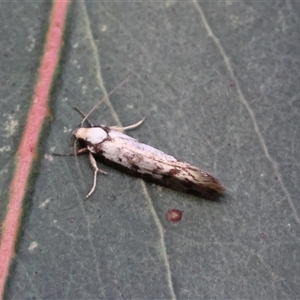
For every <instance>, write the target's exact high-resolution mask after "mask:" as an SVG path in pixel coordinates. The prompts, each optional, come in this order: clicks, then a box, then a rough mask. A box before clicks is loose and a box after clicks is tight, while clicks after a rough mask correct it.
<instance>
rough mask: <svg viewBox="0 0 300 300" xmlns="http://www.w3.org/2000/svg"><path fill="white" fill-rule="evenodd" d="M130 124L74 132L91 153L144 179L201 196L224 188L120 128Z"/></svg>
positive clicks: (204, 174) (200, 171) (202, 173)
mask: <svg viewBox="0 0 300 300" xmlns="http://www.w3.org/2000/svg"><path fill="white" fill-rule="evenodd" d="M129 127H130V126H129ZM129 127H127V128H126V127H125V128H118V127H105V126H97V127H92V128H79V129H77V130H75V131H74V132H73V134H74V135H75V137H76V138H77V139H81V140H83V141H84V142H85V145H86V149H87V150H88V151H89V152H90V153H92V154H94V155H97V156H99V157H101V158H103V159H104V160H105V161H106V162H111V163H112V164H113V165H115V166H120V167H121V168H122V169H123V170H125V171H127V172H128V173H130V174H133V175H136V176H139V177H141V178H143V179H146V180H152V181H154V182H157V183H160V184H162V185H164V186H168V187H171V188H173V189H176V190H180V191H184V192H188V191H194V192H199V193H201V194H202V195H204V196H209V195H211V194H213V195H214V194H219V193H222V192H223V191H224V190H225V189H224V187H223V186H222V185H221V184H220V182H219V181H218V179H216V178H215V177H213V176H211V175H209V174H208V173H206V172H204V171H202V170H201V169H199V168H197V167H194V166H192V165H190V164H188V163H186V162H182V161H180V160H178V159H176V158H175V157H173V156H171V155H168V154H165V153H164V152H162V151H160V150H158V149H155V148H154V147H151V146H149V145H146V144H143V143H139V142H138V141H137V140H136V139H134V138H132V137H130V136H128V135H126V134H124V133H122V132H120V131H122V129H128V128H129ZM114 128H116V129H117V130H114ZM130 128H133V127H130ZM92 164H93V161H92ZM94 168H97V167H94ZM98 171H99V170H98Z"/></svg>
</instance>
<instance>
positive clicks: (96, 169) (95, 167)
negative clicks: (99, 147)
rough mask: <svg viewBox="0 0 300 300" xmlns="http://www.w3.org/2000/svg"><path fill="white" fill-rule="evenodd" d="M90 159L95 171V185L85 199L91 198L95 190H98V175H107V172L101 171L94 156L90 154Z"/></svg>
mask: <svg viewBox="0 0 300 300" xmlns="http://www.w3.org/2000/svg"><path fill="white" fill-rule="evenodd" d="M89 159H90V162H91V165H92V168H93V169H94V183H93V186H92V189H91V190H90V191H89V193H88V194H87V195H86V196H85V198H86V199H87V198H88V197H89V196H91V195H92V194H93V192H94V191H95V188H96V185H97V173H98V172H99V173H102V174H105V175H107V173H106V172H104V171H102V170H100V169H99V168H98V166H97V162H96V160H95V158H94V156H93V154H92V153H91V152H90V153H89Z"/></svg>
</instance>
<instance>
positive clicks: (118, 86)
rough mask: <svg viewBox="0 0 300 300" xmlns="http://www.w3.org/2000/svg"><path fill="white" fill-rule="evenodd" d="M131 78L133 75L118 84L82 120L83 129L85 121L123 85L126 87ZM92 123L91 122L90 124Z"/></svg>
mask: <svg viewBox="0 0 300 300" xmlns="http://www.w3.org/2000/svg"><path fill="white" fill-rule="evenodd" d="M130 77H131V75H128V76H127V77H126V78H125V79H124V80H123V81H122V82H121V83H120V84H118V85H117V86H116V87H115V88H114V89H113V90H112V91H110V92H109V93H108V94H107V95H105V96H104V97H103V99H102V100H101V101H100V102H98V103H97V104H96V105H95V106H94V107H93V108H92V109H91V110H90V111H89V112H88V114H87V115H86V116H85V117H84V118H83V120H82V122H81V127H82V126H83V123H84V121H86V120H87V118H88V116H89V115H90V114H91V113H92V112H93V111H94V110H95V109H96V108H97V107H98V106H99V105H100V104H101V103H102V102H103V101H105V100H107V99H108V97H109V96H110V95H111V94H112V93H114V92H115V91H116V90H117V89H119V88H120V87H122V85H124V84H125V83H126V82H127V81H128V80H129V78H130ZM89 123H90V122H89Z"/></svg>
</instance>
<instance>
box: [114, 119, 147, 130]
mask: <svg viewBox="0 0 300 300" xmlns="http://www.w3.org/2000/svg"><path fill="white" fill-rule="evenodd" d="M145 119H146V118H143V119H142V120H140V121H138V122H137V123H135V124H132V125H129V126H126V127H119V126H111V127H109V128H110V129H112V130H116V131H120V132H124V131H125V130H128V129H133V128H137V127H139V126H140V125H141V124H142V123H143V122H144V121H145Z"/></svg>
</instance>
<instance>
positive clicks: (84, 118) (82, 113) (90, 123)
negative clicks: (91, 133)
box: [74, 106, 94, 127]
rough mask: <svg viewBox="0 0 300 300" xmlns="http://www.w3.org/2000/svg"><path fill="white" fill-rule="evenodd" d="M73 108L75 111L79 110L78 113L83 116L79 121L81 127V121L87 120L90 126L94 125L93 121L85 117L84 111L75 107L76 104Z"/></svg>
mask: <svg viewBox="0 0 300 300" xmlns="http://www.w3.org/2000/svg"><path fill="white" fill-rule="evenodd" d="M74 109H75V110H76V111H77V112H79V114H81V115H82V116H83V120H82V122H81V123H80V127H83V123H84V122H85V121H87V123H88V124H89V125H90V127H94V125H93V123H92V122H91V121H90V120H89V119H88V118H87V116H86V115H85V114H84V112H83V111H82V110H81V109H79V108H78V107H76V106H74Z"/></svg>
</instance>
